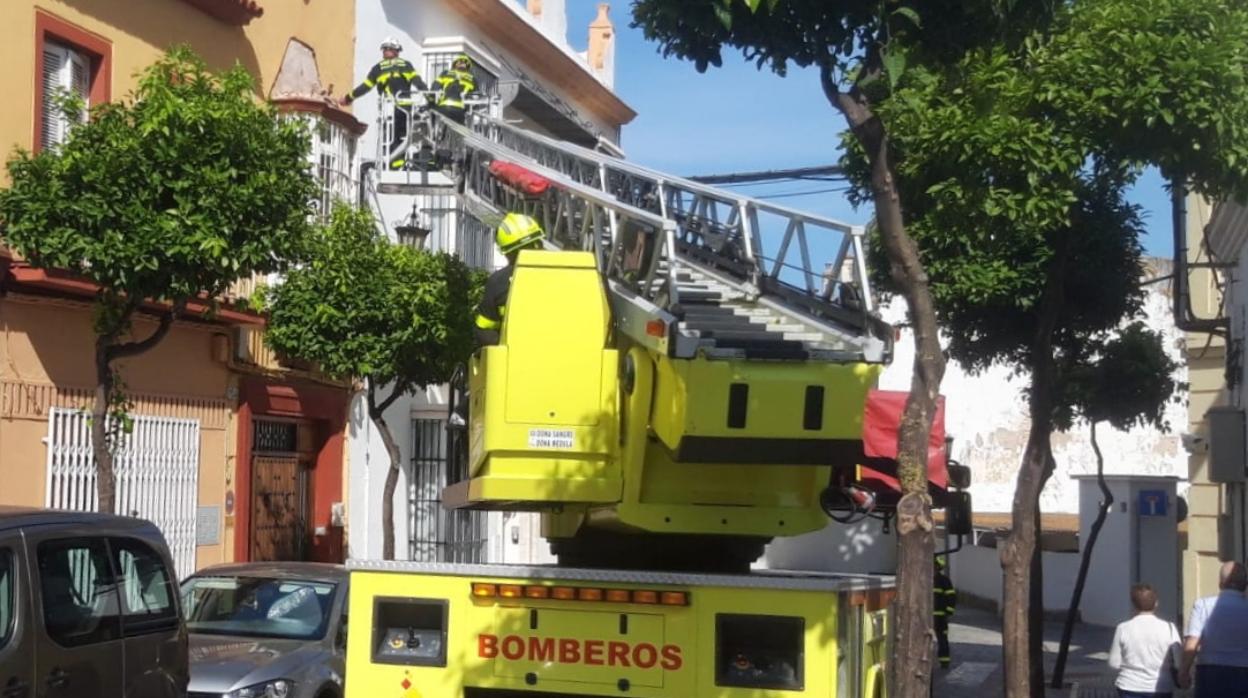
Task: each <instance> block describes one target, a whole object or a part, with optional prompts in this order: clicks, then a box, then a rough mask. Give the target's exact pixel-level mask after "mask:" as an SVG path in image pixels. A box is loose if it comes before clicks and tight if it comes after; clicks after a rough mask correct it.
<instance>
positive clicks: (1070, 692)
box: [932, 608, 1117, 698]
mask: <svg viewBox="0 0 1248 698" xmlns="http://www.w3.org/2000/svg"><path fill="white" fill-rule="evenodd" d="M1061 637H1062V624H1061V623H1060V622H1059V623H1046V624H1045V626H1044V660H1045V661H1044V664H1045V677H1046V679H1051V678H1052V675H1053V663H1054V662H1055V661H1056V660H1057V646H1058V643H1059V642H1060V640H1061ZM1113 637H1114V629H1113V628H1101V627H1097V626H1092V625H1077V626H1075V634H1074V637H1073V638H1072V640H1071V644H1070V655H1069V657H1068V658H1067V660H1066V675H1065V682H1066V684H1067V687H1066V688H1062V689H1060V690H1059V689H1053V688H1049V689H1046V690H1047V695H1048V696H1050V697H1051V698H1116V696H1117V692H1116V691H1114V688H1113V674H1112V673H1110V671H1109V667H1108V666H1107V665H1106V664H1105V660H1106V658H1107V656H1108V653H1109V644H1110V642H1111V641H1112V640H1113ZM949 641H950V644H951V646H952V656H953V664H952V667H951V668H950V669H949V671H946V672H939V671H938V672H937V675H936V678H935V688H934V691H933V693H932V695H933V696H934V697H935V698H961V697H962V696H976V697H977V698H978V697H981V696H982V697H983V698H994V697H996V696H1002V695H1004V691H1003V690H1002V681H1003V677H1002V671H1001V619H1000V618H999V617H997V616H996V615H995V614H993V613H988V612H986V611H980V610H978V609H970V608H968V609H958V612H957V614H956V615H955V616H954V622H953V623H951V624H950V626H949Z"/></svg>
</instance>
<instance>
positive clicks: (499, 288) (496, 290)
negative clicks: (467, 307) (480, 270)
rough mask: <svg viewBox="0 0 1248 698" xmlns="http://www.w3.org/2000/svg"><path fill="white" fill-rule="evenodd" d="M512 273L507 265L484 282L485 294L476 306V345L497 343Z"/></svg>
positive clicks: (512, 267)
mask: <svg viewBox="0 0 1248 698" xmlns="http://www.w3.org/2000/svg"><path fill="white" fill-rule="evenodd" d="M513 271H515V267H514V266H512V265H511V264H508V265H507V266H505V267H503V268H502V269H499V270H498V271H495V272H494V273H493V274H490V278H488V279H486V281H485V292H484V293H482V294H481V304H480V305H478V306H477V317H476V330H475V332H476V336H477V343H478V344H480V345H482V346H487V345H492V344H498V342H499V338H500V334H499V333H500V331H501V330H502V328H503V317H504V316H505V315H506V314H507V293H508V291H510V290H511V274H512V272H513Z"/></svg>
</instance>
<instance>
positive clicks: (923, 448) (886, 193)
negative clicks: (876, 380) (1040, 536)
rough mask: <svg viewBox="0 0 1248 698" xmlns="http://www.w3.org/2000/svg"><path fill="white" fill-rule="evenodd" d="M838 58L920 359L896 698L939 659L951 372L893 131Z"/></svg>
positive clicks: (923, 681)
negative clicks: (936, 573)
mask: <svg viewBox="0 0 1248 698" xmlns="http://www.w3.org/2000/svg"><path fill="white" fill-rule="evenodd" d="M873 73H874V75H875V77H878V76H879V74H880V70H879V66H877V65H869V66H868V67H867V68H866V69H864V71H863V74H862V77H860V80H870V79H872V74H873ZM833 77H834V76H833V73H832V67H831V66H824V67H823V68H822V70H821V78H822V83H823V88H824V93H825V94H826V95H827V97H828V100H829V101H830V102H831V103H832V104H833V106H835V107H836V108H837V109H838V110H839V111H840V112H841V113H842V114H843V115H844V116H845V119H846V121H847V122H848V123H849V127H850V129H851V131H852V132H853V133H854V136H855V137H856V138H857V140H858V142H859V143H860V144H861V145H862V147H863V149H864V150H865V151H866V154H867V158H868V161H869V162H870V165H871V192H872V197H873V200H874V203H875V217H876V225H877V226H878V228H879V233H880V239H881V240H882V241H883V244H884V249H885V251H886V253H887V255H888V260H889V273H890V275H891V277H892V280H893V282H894V283H895V284H896V286H897V288H898V289H899V290H900V291H901V293H902V295H903V296H904V297H905V299H906V304H907V306H908V307H909V311H910V321H911V325H912V327H913V330H914V344H915V353H914V366H913V373H912V377H911V381H910V396H909V398H908V399H907V400H906V407H905V410H904V411H903V412H902V417H901V425H900V429H899V433H898V439H897V465H898V479H899V480H900V481H901V489H902V497H901V501H900V502H899V503H898V505H897V539H898V563H897V605H896V606H895V618H894V621H893V627H894V628H895V630H896V636H895V640H894V646H893V651H894V656H893V658H892V665H893V667H894V671H893V676H892V681H893V685H892V686H891V687H890V688H889V692H888V695H890V696H893V697H894V698H927V696H928V695H929V693H930V690H931V675H932V668H933V666H934V664H935V661H934V659H935V657H934V655H935V652H934V649H935V648H934V646H933V645H934V644H935V634H934V633H933V632H932V611H933V609H932V564H933V555H934V553H935V543H934V541H933V539H932V528H933V524H932V500H931V497H930V496H929V495H928V490H927V488H928V484H927V482H928V480H927V441H928V436H929V435H930V433H931V428H932V417H933V416H934V415H935V413H936V399H937V397H938V396H939V393H940V381H941V378H942V377H943V376H944V372H945V356H944V352H943V351H942V349H941V347H940V337H939V332H938V328H937V325H936V310H935V304H934V303H933V301H932V294H931V290H930V288H929V286H928V277H927V272H926V271H925V270H924V269H923V264H922V261H921V260H920V258H919V250H918V245H916V244H915V242H914V239H913V238H911V237H910V236H909V235H908V234H907V233H906V227H905V220H904V218H903V215H902V210H901V199H900V196H899V194H898V192H897V187H896V178H895V175H894V169H893V163H892V154H891V152H890V148H889V140H888V134H887V133H886V131H885V129H884V125H883V123H881V121H880V120H879V118H878V117H876V115H875V114H874V113H873V111H872V110H871V104H870V101H869V98H868V97H867V96H866V95H865V94H863V93H862V92H861V91H860V90H859V89H857V88H856V87H855V88H853V89H851V90H850V91H848V92H843V91H841V90H840V89H839V87H838V86H837V85H836V83H835V81H834V80H833Z"/></svg>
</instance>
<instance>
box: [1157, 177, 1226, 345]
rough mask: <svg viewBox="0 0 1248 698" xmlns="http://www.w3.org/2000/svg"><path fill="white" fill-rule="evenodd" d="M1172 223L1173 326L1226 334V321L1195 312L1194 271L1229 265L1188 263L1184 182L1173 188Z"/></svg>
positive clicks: (1190, 330)
mask: <svg viewBox="0 0 1248 698" xmlns="http://www.w3.org/2000/svg"><path fill="white" fill-rule="evenodd" d="M1170 196H1171V200H1170V211H1171V222H1172V227H1173V229H1174V324H1175V326H1176V327H1178V328H1179V329H1180V330H1183V331H1184V332H1208V333H1210V334H1225V333H1226V329H1227V326H1228V324H1229V322H1228V320H1227V318H1198V317H1196V314H1195V313H1193V312H1192V291H1191V287H1190V286H1189V284H1188V282H1189V281H1190V277H1189V274H1190V272H1191V270H1192V269H1210V270H1213V269H1219V268H1225V267H1226V266H1228V265H1225V264H1220V263H1216V262H1201V263H1189V262H1188V261H1187V186H1186V185H1185V184H1183V183H1182V181H1176V182H1174V185H1173V187H1171V195H1170Z"/></svg>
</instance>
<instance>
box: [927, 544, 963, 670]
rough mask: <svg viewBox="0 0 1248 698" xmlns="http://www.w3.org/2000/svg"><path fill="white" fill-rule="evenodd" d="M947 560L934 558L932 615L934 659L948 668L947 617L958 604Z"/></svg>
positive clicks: (949, 657)
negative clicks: (934, 643) (933, 618)
mask: <svg viewBox="0 0 1248 698" xmlns="http://www.w3.org/2000/svg"><path fill="white" fill-rule="evenodd" d="M948 565H949V563H948V561H946V560H945V558H944V556H940V557H937V558H936V570H935V573H934V575H933V577H932V593H933V595H934V597H935V598H933V604H932V609H933V612H932V615H933V616H935V626H936V628H935V629H936V659H937V660H938V661H939V662H940V668H941V669H948V668H949V663H950V662H951V661H952V659H953V658H952V656H951V655H950V651H949V619H950V618H952V617H953V611H954V608H955V607H956V606H957V605H958V594H957V591H956V590H954V588H953V580H951V579H949V574H948V572H947V568H948Z"/></svg>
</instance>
